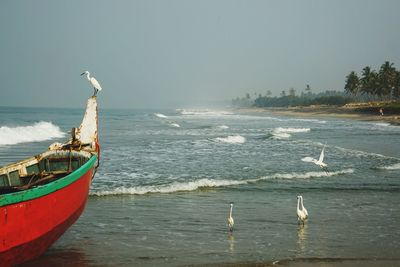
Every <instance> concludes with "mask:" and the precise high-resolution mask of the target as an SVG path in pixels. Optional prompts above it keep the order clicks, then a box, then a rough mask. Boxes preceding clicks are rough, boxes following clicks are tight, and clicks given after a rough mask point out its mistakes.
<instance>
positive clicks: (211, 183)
mask: <svg viewBox="0 0 400 267" xmlns="http://www.w3.org/2000/svg"><path fill="white" fill-rule="evenodd" d="M246 183H247V182H246V181H234V180H210V179H200V180H197V181H191V182H182V183H179V182H174V183H171V184H167V185H150V186H135V187H130V188H126V187H124V186H122V187H118V188H115V189H113V190H103V191H95V192H92V193H91V195H95V196H108V195H144V194H148V193H174V192H182V191H195V190H197V189H200V188H211V187H224V186H231V185H239V184H246Z"/></svg>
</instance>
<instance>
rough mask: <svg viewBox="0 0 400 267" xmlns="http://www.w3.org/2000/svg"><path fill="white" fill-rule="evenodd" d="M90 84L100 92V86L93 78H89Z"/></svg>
mask: <svg viewBox="0 0 400 267" xmlns="http://www.w3.org/2000/svg"><path fill="white" fill-rule="evenodd" d="M90 82H91V83H92V85H93V87H94V88H96V89H97V90H99V91H101V89H102V88H101V86H100V84H99V82H98V81H97V80H96V79H95V78H93V77H92V78H90Z"/></svg>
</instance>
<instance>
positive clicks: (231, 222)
mask: <svg viewBox="0 0 400 267" xmlns="http://www.w3.org/2000/svg"><path fill="white" fill-rule="evenodd" d="M230 205H231V211H230V212H229V217H228V227H229V231H230V232H233V225H234V224H235V221H234V220H233V217H232V209H233V203H231V204H230Z"/></svg>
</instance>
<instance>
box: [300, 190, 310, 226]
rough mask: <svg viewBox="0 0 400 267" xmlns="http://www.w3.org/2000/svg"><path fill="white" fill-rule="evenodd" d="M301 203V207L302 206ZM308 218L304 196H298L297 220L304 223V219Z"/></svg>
mask: <svg viewBox="0 0 400 267" xmlns="http://www.w3.org/2000/svg"><path fill="white" fill-rule="evenodd" d="M300 205H301V207H300ZM307 218H308V212H307V209H306V208H305V207H304V205H303V197H302V196H297V221H298V222H299V223H300V222H302V223H303V224H304V221H305V220H307Z"/></svg>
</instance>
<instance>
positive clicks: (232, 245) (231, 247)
mask: <svg viewBox="0 0 400 267" xmlns="http://www.w3.org/2000/svg"><path fill="white" fill-rule="evenodd" d="M228 242H229V251H230V252H234V250H235V237H234V236H233V233H232V232H229V234H228Z"/></svg>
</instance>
